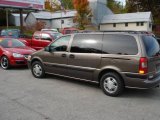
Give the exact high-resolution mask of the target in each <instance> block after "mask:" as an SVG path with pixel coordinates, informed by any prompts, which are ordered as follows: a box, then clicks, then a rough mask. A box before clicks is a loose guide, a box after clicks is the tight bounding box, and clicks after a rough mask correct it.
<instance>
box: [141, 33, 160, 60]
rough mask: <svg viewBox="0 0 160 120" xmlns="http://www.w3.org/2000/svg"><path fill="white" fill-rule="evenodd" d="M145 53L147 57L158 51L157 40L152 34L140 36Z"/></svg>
mask: <svg viewBox="0 0 160 120" xmlns="http://www.w3.org/2000/svg"><path fill="white" fill-rule="evenodd" d="M142 39H143V42H144V46H145V49H146V53H147V55H148V57H153V56H155V55H156V54H157V53H159V49H160V48H159V44H158V42H157V40H156V39H155V38H154V37H152V36H142Z"/></svg>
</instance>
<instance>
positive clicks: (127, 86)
mask: <svg viewBox="0 0 160 120" xmlns="http://www.w3.org/2000/svg"><path fill="white" fill-rule="evenodd" d="M125 88H131V89H139V90H147V89H149V88H140V87H130V86H125Z"/></svg>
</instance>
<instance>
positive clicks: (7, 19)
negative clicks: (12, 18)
mask: <svg viewBox="0 0 160 120" xmlns="http://www.w3.org/2000/svg"><path fill="white" fill-rule="evenodd" d="M8 21H9V20H8V9H7V8H6V26H7V29H8Z"/></svg>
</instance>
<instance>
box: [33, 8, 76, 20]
mask: <svg viewBox="0 0 160 120" xmlns="http://www.w3.org/2000/svg"><path fill="white" fill-rule="evenodd" d="M76 13H77V12H76V11H75V10H72V11H66V12H64V11H58V12H47V11H40V12H32V13H31V14H33V15H34V17H35V18H36V19H48V20H49V19H58V18H68V17H74V16H75V14H76Z"/></svg>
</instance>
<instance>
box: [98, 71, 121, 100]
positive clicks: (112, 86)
mask: <svg viewBox="0 0 160 120" xmlns="http://www.w3.org/2000/svg"><path fill="white" fill-rule="evenodd" d="M100 86H101V89H102V90H103V92H104V93H105V94H106V95H108V96H112V97H116V96H118V95H120V94H121V93H122V92H123V90H124V83H123V80H122V78H121V77H120V76H119V75H118V74H117V73H114V72H108V73H106V74H104V75H103V76H102V77H101V80H100Z"/></svg>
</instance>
